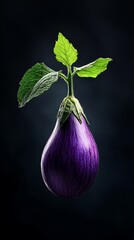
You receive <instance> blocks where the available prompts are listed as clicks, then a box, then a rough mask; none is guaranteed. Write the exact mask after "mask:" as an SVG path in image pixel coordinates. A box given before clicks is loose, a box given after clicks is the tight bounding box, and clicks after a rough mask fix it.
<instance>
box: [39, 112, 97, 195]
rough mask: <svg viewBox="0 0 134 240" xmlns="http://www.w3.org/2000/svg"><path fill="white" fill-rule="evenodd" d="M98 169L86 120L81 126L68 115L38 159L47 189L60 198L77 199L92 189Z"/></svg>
mask: <svg viewBox="0 0 134 240" xmlns="http://www.w3.org/2000/svg"><path fill="white" fill-rule="evenodd" d="M98 166H99V155H98V149H97V146H96V143H95V140H94V138H93V136H92V133H91V131H90V130H89V127H88V126H87V123H86V121H85V119H84V118H83V119H82V123H81V124H80V123H79V121H78V120H77V119H76V117H75V116H74V115H73V114H71V115H70V116H69V118H68V119H67V120H66V121H65V123H64V124H63V125H62V126H61V127H60V124H59V120H58V119H57V122H56V125H55V128H54V130H53V132H52V134H51V136H50V138H49V140H48V142H47V144H46V146H45V147H44V150H43V153H42V158H41V173H42V177H43V180H44V182H45V184H46V186H47V187H48V189H49V190H50V191H52V192H53V193H55V194H56V195H58V196H60V197H65V198H73V197H76V196H79V195H81V194H82V193H84V192H85V191H86V190H87V189H88V188H89V187H90V186H91V185H92V183H93V181H94V179H95V176H96V174H97V170H98Z"/></svg>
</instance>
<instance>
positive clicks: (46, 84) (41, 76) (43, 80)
mask: <svg viewBox="0 0 134 240" xmlns="http://www.w3.org/2000/svg"><path fill="white" fill-rule="evenodd" d="M57 80H58V72H55V71H53V70H52V69H50V68H49V67H47V66H46V65H45V64H44V63H37V64H35V65H34V66H33V67H32V68H30V69H29V70H28V71H27V72H26V73H25V74H24V76H23V77H22V80H21V82H20V87H19V89H18V93H17V97H18V102H19V107H23V106H24V105H25V104H26V103H27V102H29V101H30V100H31V99H32V98H34V97H37V96H39V95H40V94H42V93H43V92H44V91H46V90H48V89H49V88H50V87H51V85H52V84H53V83H54V82H55V81H57Z"/></svg>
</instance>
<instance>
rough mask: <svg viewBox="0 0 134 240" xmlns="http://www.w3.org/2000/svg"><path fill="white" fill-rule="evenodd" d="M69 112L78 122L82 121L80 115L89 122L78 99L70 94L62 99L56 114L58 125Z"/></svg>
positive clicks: (65, 118) (64, 119)
mask: <svg viewBox="0 0 134 240" xmlns="http://www.w3.org/2000/svg"><path fill="white" fill-rule="evenodd" d="M71 113H73V114H74V116H75V117H76V118H77V120H78V121H79V123H82V117H84V118H85V119H86V121H87V123H88V124H89V122H88V120H87V118H86V116H85V114H84V112H83V109H82V107H81V105H80V103H79V101H78V99H77V98H75V97H72V96H67V97H66V98H64V99H63V101H62V103H61V105H60V108H59V111H58V114H57V118H58V119H59V122H60V125H62V124H63V123H64V122H65V121H66V120H67V118H68V117H69V116H70V114H71Z"/></svg>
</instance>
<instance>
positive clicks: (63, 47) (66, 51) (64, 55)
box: [54, 33, 78, 67]
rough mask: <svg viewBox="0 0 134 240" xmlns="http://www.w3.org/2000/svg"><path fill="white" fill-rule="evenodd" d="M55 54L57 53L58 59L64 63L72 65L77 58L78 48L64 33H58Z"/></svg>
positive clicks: (68, 65)
mask: <svg viewBox="0 0 134 240" xmlns="http://www.w3.org/2000/svg"><path fill="white" fill-rule="evenodd" d="M54 54H55V55H56V59H57V61H59V62H61V63H62V64H63V65H65V66H67V67H70V66H72V64H73V63H74V62H76V60H77V54H78V53H77V50H76V49H75V48H74V47H73V45H72V43H70V42H69V41H68V40H67V39H66V38H65V37H64V36H63V35H62V33H59V34H58V40H57V41H56V43H55V46H54Z"/></svg>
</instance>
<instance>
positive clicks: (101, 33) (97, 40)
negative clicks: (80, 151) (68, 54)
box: [0, 0, 134, 240]
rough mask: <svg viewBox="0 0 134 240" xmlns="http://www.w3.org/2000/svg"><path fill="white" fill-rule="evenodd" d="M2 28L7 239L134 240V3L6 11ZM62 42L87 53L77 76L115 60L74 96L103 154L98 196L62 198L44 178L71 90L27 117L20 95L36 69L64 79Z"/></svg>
mask: <svg viewBox="0 0 134 240" xmlns="http://www.w3.org/2000/svg"><path fill="white" fill-rule="evenodd" d="M1 10H2V13H1V15H2V20H1V23H2V27H1V40H2V43H1V60H2V64H1V66H2V68H1V120H2V123H1V134H2V136H1V140H2V142H1V149H2V152H1V158H0V178H1V188H0V199H1V205H0V206H1V213H0V216H1V225H0V228H1V230H0V235H1V236H2V234H4V235H3V237H0V238H1V239H14V238H17V239H27V238H29V239H45V240H48V239H49V240H50V239H56V240H60V239H64V240H68V239H70V240H71V239H77V240H79V239H82V240H96V239H97V240H98V239H100V238H101V239H108V240H110V239H114V240H115V239H127V240H131V239H134V178H133V175H134V159H133V149H134V148H133V134H134V132H133V120H134V118H133V112H132V110H133V103H134V100H133V87H134V84H133V82H134V79H133V68H134V60H133V42H134V41H133V31H134V30H133V7H132V5H131V3H129V1H118V0H116V1H114V0H110V1H108V0H107V1H106V0H102V1H97V0H96V1H93V0H92V1H90V0H87V1H86V0H83V1H79V2H78V1H51V0H49V1H47V0H46V1H45V0H44V1H43V0H38V1H25V0H23V1H3V3H1ZM59 31H60V32H62V33H63V34H64V35H65V36H66V37H67V38H68V39H69V40H70V42H72V43H73V45H74V46H75V48H76V49H78V51H79V59H78V61H77V63H76V66H81V65H84V64H87V63H89V62H91V61H94V60H95V59H97V58H98V57H111V58H113V61H112V62H111V63H110V64H109V66H108V70H107V71H106V72H104V73H103V74H101V75H100V76H98V77H97V78H96V79H85V78H83V79H80V78H77V77H75V79H74V81H75V82H74V85H75V94H76V96H77V98H78V99H79V100H80V102H81V104H82V106H83V108H84V111H85V113H86V115H87V117H88V119H89V121H90V124H91V125H90V128H91V131H92V133H93V135H94V137H95V139H96V142H97V144H98V148H99V153H100V169H99V174H98V176H97V178H96V181H95V183H94V185H93V186H92V188H91V189H90V190H89V191H87V192H86V193H85V194H84V195H83V196H81V197H80V198H78V199H74V200H63V199H59V198H57V197H55V196H54V195H53V194H51V193H50V192H49V191H48V190H47V188H46V187H45V185H44V183H43V180H42V177H41V173H40V157H41V153H42V150H43V147H44V145H45V143H46V141H47V139H48V137H49V136H50V134H51V132H52V130H53V127H54V125H55V120H56V118H55V116H56V113H57V111H58V107H59V104H60V102H61V101H62V99H63V97H65V96H66V86H65V83H64V81H63V80H59V81H58V82H57V83H56V84H55V85H53V86H52V88H51V89H50V90H49V91H48V92H46V93H45V94H43V95H42V96H40V97H38V98H36V99H33V100H32V101H31V102H30V103H29V104H27V105H26V106H25V107H24V108H22V109H19V108H18V103H17V98H16V95H17V90H18V87H19V82H20V80H21V77H22V76H23V74H24V73H25V71H26V70H27V69H28V68H30V67H31V66H32V65H34V64H35V63H36V62H45V64H46V65H48V66H50V67H51V68H53V69H55V70H59V69H63V70H65V68H64V67H63V66H62V65H61V64H60V63H58V62H56V60H55V56H54V54H53V47H54V43H55V40H56V39H57V34H58V32H59Z"/></svg>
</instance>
